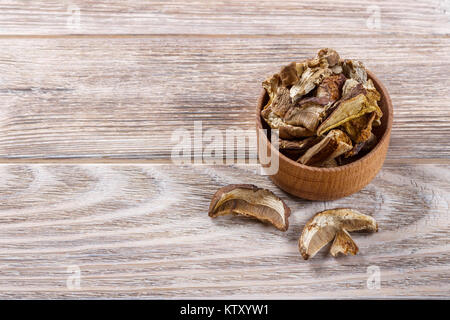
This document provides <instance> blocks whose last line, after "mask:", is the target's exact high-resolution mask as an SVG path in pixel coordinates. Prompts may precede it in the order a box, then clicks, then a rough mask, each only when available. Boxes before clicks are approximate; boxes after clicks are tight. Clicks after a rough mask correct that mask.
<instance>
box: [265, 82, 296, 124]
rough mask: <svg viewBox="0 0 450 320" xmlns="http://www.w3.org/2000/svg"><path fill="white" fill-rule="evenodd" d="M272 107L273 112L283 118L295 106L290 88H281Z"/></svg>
mask: <svg viewBox="0 0 450 320" xmlns="http://www.w3.org/2000/svg"><path fill="white" fill-rule="evenodd" d="M270 108H271V110H272V111H273V113H274V114H276V115H277V116H278V117H280V118H283V117H284V116H285V114H286V113H287V112H288V111H289V110H291V109H293V108H295V106H294V105H293V104H292V102H291V97H290V96H289V90H288V89H286V88H284V87H282V88H280V89H279V90H278V93H277V95H276V96H275V98H274V99H273V102H272V105H271V106H270Z"/></svg>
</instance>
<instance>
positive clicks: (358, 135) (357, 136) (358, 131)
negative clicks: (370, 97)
mask: <svg viewBox="0 0 450 320" xmlns="http://www.w3.org/2000/svg"><path fill="white" fill-rule="evenodd" d="M375 116H376V113H375V112H372V113H366V114H364V115H362V116H361V117H358V118H355V119H352V120H350V121H347V122H345V123H344V124H343V125H342V127H343V128H344V130H345V132H346V133H347V134H348V136H349V137H350V138H351V139H352V141H353V142H356V143H361V142H364V141H367V140H368V139H369V138H370V135H371V134H372V123H373V120H374V119H375Z"/></svg>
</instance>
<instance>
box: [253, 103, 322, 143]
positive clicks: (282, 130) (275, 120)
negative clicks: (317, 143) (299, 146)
mask: <svg viewBox="0 0 450 320" xmlns="http://www.w3.org/2000/svg"><path fill="white" fill-rule="evenodd" d="M261 115H262V117H263V118H264V120H265V121H266V122H267V124H268V125H269V126H270V127H271V128H272V129H278V130H279V131H278V134H279V137H280V138H282V139H296V138H303V137H311V136H314V132H312V131H310V130H308V129H306V128H304V127H297V126H292V125H289V124H287V123H285V122H284V120H283V119H282V118H280V117H279V116H277V115H276V114H275V113H274V112H273V111H272V110H271V108H270V107H269V108H267V109H265V110H263V111H262V112H261Z"/></svg>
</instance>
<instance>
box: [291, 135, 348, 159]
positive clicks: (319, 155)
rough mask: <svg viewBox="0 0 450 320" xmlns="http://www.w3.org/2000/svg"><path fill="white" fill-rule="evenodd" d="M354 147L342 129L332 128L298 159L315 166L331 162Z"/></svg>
mask: <svg viewBox="0 0 450 320" xmlns="http://www.w3.org/2000/svg"><path fill="white" fill-rule="evenodd" d="M352 148H353V145H352V141H351V140H350V138H349V137H348V136H347V135H346V134H345V133H344V132H342V131H341V130H332V131H330V132H329V133H328V134H327V135H326V137H325V138H324V139H322V140H321V141H320V142H319V143H317V144H316V145H314V146H312V147H311V148H309V149H308V151H306V152H305V154H304V155H303V156H301V157H300V158H299V159H298V162H300V163H301V164H305V165H315V166H321V165H322V164H323V163H325V162H328V164H330V162H329V161H330V160H332V159H335V158H336V157H338V156H340V155H341V154H344V153H346V152H347V151H350V150H351V149H352ZM331 163H332V162H331ZM328 166H330V165H328Z"/></svg>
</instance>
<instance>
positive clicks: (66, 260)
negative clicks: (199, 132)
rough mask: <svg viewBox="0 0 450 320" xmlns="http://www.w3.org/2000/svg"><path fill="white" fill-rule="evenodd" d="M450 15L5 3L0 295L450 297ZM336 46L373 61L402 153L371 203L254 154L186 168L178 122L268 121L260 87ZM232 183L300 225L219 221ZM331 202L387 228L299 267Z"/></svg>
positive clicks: (349, 1) (403, 10)
mask: <svg viewBox="0 0 450 320" xmlns="http://www.w3.org/2000/svg"><path fill="white" fill-rule="evenodd" d="M449 10H450V5H449V2H448V1H444V0H442V1H436V0H432V1H413V0H401V1H395V2H392V1H383V2H380V1H368V2H366V1H364V2H362V1H353V0H345V1H333V2H329V1H324V0H318V1H317V0H314V1H312V0H307V1H266V0H247V1H239V2H237V1H236V2H232V1H175V0H174V1H144V0H139V1H138V0H134V1H131V0H130V1H119V0H111V1H101V0H100V1H87V0H74V1H71V2H66V3H62V2H61V1H47V0H45V1H44V0H36V1H18V0H3V1H2V2H1V4H0V68H1V69H0V101H1V107H0V157H1V160H0V161H1V165H0V172H1V175H0V176H1V181H2V183H1V184H0V243H1V244H0V298H199V299H204V298H257V299H259V298H264V299H266V298H289V299H292V298H362V297H371V298H386V297H408V298H412V297H427V298H433V297H446V298H448V297H450V244H449V235H450V217H449V202H450V185H449V180H450V169H449V164H450V142H449V138H450V104H449V96H450V80H449V78H450V77H449V73H450V39H449V34H450V23H449V15H450V14H449ZM322 47H332V48H335V49H336V50H337V51H338V52H339V53H340V54H341V56H343V57H349V58H355V59H361V60H363V61H364V62H365V64H366V66H367V67H368V68H369V69H370V70H372V71H373V72H374V73H375V74H376V75H377V76H378V77H379V78H380V80H381V81H383V83H384V84H385V85H386V87H387V88H388V90H389V92H390V94H391V98H392V101H393V104H394V109H395V111H394V113H395V114H394V126H393V131H392V139H391V146H390V149H389V152H388V156H387V160H386V162H385V165H384V167H383V169H382V170H381V172H380V173H379V174H378V176H377V177H376V178H375V179H374V180H373V182H372V183H371V184H369V185H368V186H367V187H365V188H364V189H363V190H362V191H360V192H358V193H356V194H354V195H352V196H349V197H347V198H344V199H340V200H337V201H330V202H310V201H305V200H301V199H297V198H294V197H291V196H289V195H288V194H285V193H284V192H282V191H281V190H279V189H278V188H277V187H275V186H274V185H273V184H272V183H271V181H270V180H269V178H268V177H266V176H261V175H259V174H256V173H255V166H249V165H245V164H239V163H238V162H239V160H240V159H236V161H235V162H236V163H237V164H231V165H201V164H200V165H192V164H185V165H175V164H173V163H172V161H171V157H170V156H171V150H172V147H173V142H172V141H171V135H172V133H173V132H174V130H175V129H178V128H184V129H187V130H189V132H192V130H193V128H194V122H195V121H200V120H201V121H202V125H203V129H204V130H207V129H211V128H216V129H219V130H225V129H226V128H229V127H230V126H235V127H237V128H242V129H253V128H254V109H255V103H256V99H257V97H258V94H259V92H260V88H261V85H260V84H261V81H262V80H263V79H264V78H265V77H266V76H268V75H270V74H271V73H273V72H274V71H276V70H278V69H279V67H280V66H281V65H283V64H286V63H289V62H291V61H294V60H301V59H304V58H306V57H311V56H313V55H314V54H315V52H316V51H317V50H318V49H320V48H322ZM221 132H223V131H221ZM229 183H253V184H256V185H258V186H261V187H265V188H269V189H271V190H273V191H274V192H275V193H276V194H277V195H279V196H280V197H282V198H283V199H285V200H286V202H287V204H288V205H289V206H290V207H291V209H292V212H293V213H292V216H291V218H290V228H289V230H288V231H287V232H286V233H282V232H280V231H277V230H275V229H274V228H271V227H269V226H265V225H263V224H261V223H258V222H256V221H253V220H248V219H244V218H240V217H229V218H226V217H223V218H218V219H215V220H212V219H210V218H209V217H208V216H207V208H208V205H209V201H210V198H211V196H212V194H213V193H214V192H215V190H216V189H217V188H219V187H221V186H223V185H225V184H229ZM334 207H352V208H355V209H359V210H361V211H362V212H365V213H367V214H370V215H372V216H374V217H375V218H376V219H377V221H378V222H379V225H380V231H379V232H378V233H377V234H371V235H366V234H356V235H355V236H354V239H355V241H356V242H357V243H358V245H359V247H360V253H359V254H358V255H357V256H349V257H339V258H337V259H335V258H332V257H330V256H329V255H327V253H326V252H325V251H323V252H320V253H319V254H318V256H316V257H314V259H312V260H310V261H303V259H302V258H301V256H300V255H299V253H298V250H297V239H298V237H299V235H300V232H301V230H302V228H303V226H304V224H305V222H306V221H307V219H309V218H310V217H311V216H312V215H313V214H314V213H315V212H317V211H320V210H323V209H325V208H334ZM374 270H375V271H374ZM377 270H378V271H379V274H377V273H376V271H377ZM373 272H375V273H373ZM378 275H379V279H380V286H379V287H378V286H376V285H373V284H374V283H375V284H376V282H371V281H372V280H373V279H374V278H373V277H374V276H378ZM78 276H79V277H78ZM371 279H372V280H371Z"/></svg>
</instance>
